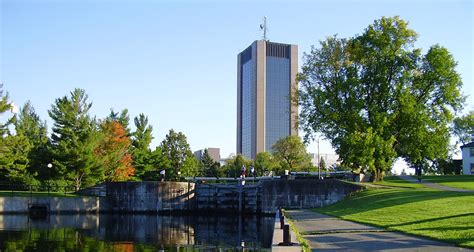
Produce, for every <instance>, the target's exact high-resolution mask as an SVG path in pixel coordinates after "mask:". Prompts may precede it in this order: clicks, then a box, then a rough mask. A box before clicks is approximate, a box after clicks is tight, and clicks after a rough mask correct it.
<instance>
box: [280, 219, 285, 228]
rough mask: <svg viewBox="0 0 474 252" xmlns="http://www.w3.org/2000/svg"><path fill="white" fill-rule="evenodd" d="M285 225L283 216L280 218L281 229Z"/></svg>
mask: <svg viewBox="0 0 474 252" xmlns="http://www.w3.org/2000/svg"><path fill="white" fill-rule="evenodd" d="M284 227H285V216H281V218H280V229H283V228H284Z"/></svg>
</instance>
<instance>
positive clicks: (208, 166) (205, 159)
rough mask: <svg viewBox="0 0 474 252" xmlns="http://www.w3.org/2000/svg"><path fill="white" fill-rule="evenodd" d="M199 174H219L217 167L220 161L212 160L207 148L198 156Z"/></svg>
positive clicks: (213, 175) (215, 175) (207, 175)
mask: <svg viewBox="0 0 474 252" xmlns="http://www.w3.org/2000/svg"><path fill="white" fill-rule="evenodd" d="M199 161H200V167H201V170H200V174H201V176H204V177H218V175H219V173H218V172H219V167H220V163H219V162H216V161H214V159H212V158H211V156H210V155H209V151H208V150H207V149H205V150H204V153H203V154H202V157H201V158H200V160H199Z"/></svg>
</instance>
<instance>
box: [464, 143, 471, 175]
mask: <svg viewBox="0 0 474 252" xmlns="http://www.w3.org/2000/svg"><path fill="white" fill-rule="evenodd" d="M461 151H462V174H465V175H474V142H470V143H468V144H465V145H463V146H461Z"/></svg>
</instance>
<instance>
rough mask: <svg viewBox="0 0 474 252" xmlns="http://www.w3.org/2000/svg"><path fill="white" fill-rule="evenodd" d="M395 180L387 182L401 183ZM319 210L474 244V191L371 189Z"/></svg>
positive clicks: (360, 220) (444, 239) (423, 234)
mask: <svg viewBox="0 0 474 252" xmlns="http://www.w3.org/2000/svg"><path fill="white" fill-rule="evenodd" d="M393 181H394V180H390V181H387V183H399V182H397V181H395V182H393ZM315 211H317V212H320V213H324V214H328V215H333V216H337V217H340V218H342V219H345V220H351V221H356V222H361V223H366V224H370V225H374V226H379V227H382V228H385V229H388V230H396V231H401V232H405V233H408V234H414V235H420V236H425V237H428V238H432V239H437V240H441V241H445V242H448V243H451V244H455V245H458V246H463V247H469V248H474V194H473V193H458V192H448V191H437V190H431V189H427V188H395V189H368V190H365V191H361V192H358V193H356V194H355V195H353V196H351V197H348V198H346V199H344V200H342V201H340V202H338V203H336V204H333V205H330V206H327V207H324V208H319V209H315Z"/></svg>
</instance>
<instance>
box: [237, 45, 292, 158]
mask: <svg viewBox="0 0 474 252" xmlns="http://www.w3.org/2000/svg"><path fill="white" fill-rule="evenodd" d="M297 72H298V46H297V45H289V44H280V43H275V42H269V41H266V40H258V41H255V42H253V43H252V44H251V45H250V46H249V47H248V48H247V49H245V50H244V51H242V52H241V53H239V55H238V56H237V153H241V154H242V155H244V156H245V157H246V158H250V159H255V157H256V155H257V153H259V152H263V151H272V146H273V145H274V144H275V143H276V142H277V141H278V140H279V139H281V138H284V137H287V136H290V135H298V129H297V122H296V121H297V114H298V106H297V104H295V103H293V102H291V99H292V97H294V92H295V91H296V89H297V83H296V74H297Z"/></svg>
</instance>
